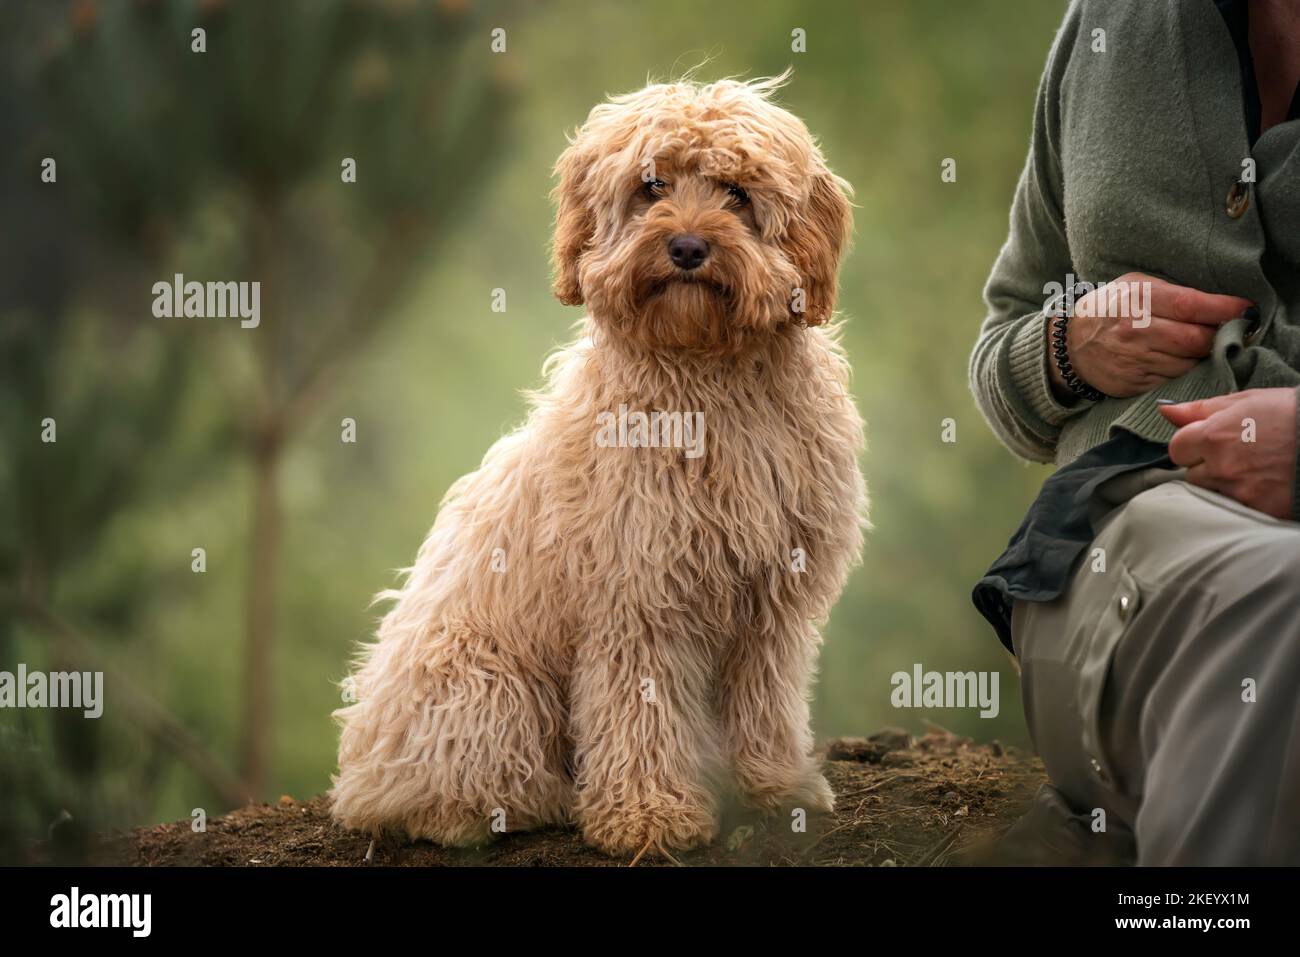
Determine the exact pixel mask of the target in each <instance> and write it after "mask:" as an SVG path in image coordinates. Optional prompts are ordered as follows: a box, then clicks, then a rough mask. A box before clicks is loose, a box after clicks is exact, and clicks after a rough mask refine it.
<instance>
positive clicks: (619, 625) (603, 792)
mask: <svg viewBox="0 0 1300 957" xmlns="http://www.w3.org/2000/svg"><path fill="white" fill-rule="evenodd" d="M623 612H625V613H618V614H615V615H612V616H611V618H610V620H609V621H606V622H604V623H602V624H603V627H592V628H591V629H590V630H589V631H588V634H587V636H586V637H585V639H584V641H583V643H582V644H581V645H580V646H579V648H578V653H577V656H576V660H575V662H574V671H573V679H572V684H571V714H572V721H573V735H574V744H575V747H576V763H577V789H578V793H577V805H576V817H577V821H578V824H579V825H580V826H581V828H582V833H583V837H584V838H585V839H586V840H587V842H588V843H590V844H593V845H595V846H596V847H598V848H600V849H601V850H603V851H605V852H606V853H609V854H616V855H618V854H636V853H639V852H641V851H643V850H647V849H648V850H649V851H651V852H663V851H668V850H670V849H688V848H691V847H695V846H697V845H700V844H705V843H708V842H709V841H711V840H712V839H713V837H714V836H715V835H716V833H717V829H718V820H717V803H716V797H715V795H714V792H713V789H712V787H711V783H712V781H711V777H712V775H713V774H714V772H715V771H716V767H717V762H718V752H717V743H716V742H717V726H716V721H715V719H714V717H713V714H712V712H711V710H710V707H709V702H710V699H709V692H710V688H711V682H712V678H713V675H714V671H715V669H714V667H713V665H712V661H713V657H712V654H711V653H710V651H709V649H708V648H707V647H706V646H705V645H704V643H703V642H701V641H699V640H698V639H697V638H696V637H695V636H694V635H692V634H691V631H690V629H689V628H687V627H686V625H685V622H682V623H681V624H680V625H678V626H675V627H670V626H667V625H664V624H662V623H661V624H652V623H650V622H647V621H646V620H645V619H644V618H643V617H642V616H641V615H640V613H639V612H638V611H637V610H635V609H623Z"/></svg>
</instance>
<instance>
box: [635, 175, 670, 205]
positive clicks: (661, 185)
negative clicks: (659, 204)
mask: <svg viewBox="0 0 1300 957" xmlns="http://www.w3.org/2000/svg"><path fill="white" fill-rule="evenodd" d="M667 186H668V184H667V183H665V182H664V181H663V180H661V179H650V180H646V182H645V184H644V185H643V186H642V187H641V192H642V193H644V194H645V198H646V199H648V200H650V202H652V203H653V202H654V201H655V200H656V199H663V196H664V189H665V188H666V187H667Z"/></svg>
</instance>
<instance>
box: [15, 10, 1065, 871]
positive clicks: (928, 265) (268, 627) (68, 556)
mask: <svg viewBox="0 0 1300 957" xmlns="http://www.w3.org/2000/svg"><path fill="white" fill-rule="evenodd" d="M1064 7H1065V2H1064V0H964V2H962V3H952V2H944V0H912V2H910V3H906V4H903V3H892V2H883V0H882V2H847V0H846V2H819V3H817V4H811V5H810V4H804V3H797V2H793V0H792V2H788V3H782V2H767V3H762V4H754V3H749V2H741V0H715V2H713V3H710V4H699V3H688V2H684V0H661V2H658V3H654V4H637V3H628V4H612V3H576V2H551V3H525V2H519V3H514V4H511V3H478V2H473V0H441V2H423V0H374V2H361V0H277V2H274V3H268V2H257V0H242V2H235V0H228V2H218V0H209V2H195V0H191V2H183V0H174V2H164V0H100V2H93V0H76V2H51V0H6V2H5V3H4V4H2V5H0V71H2V73H0V76H2V79H0V129H2V130H4V134H5V135H4V139H5V149H4V150H3V152H2V154H0V169H2V173H3V175H2V176H0V216H3V224H4V225H3V233H2V237H0V243H2V248H0V509H3V512H0V670H5V671H10V672H13V671H15V670H16V668H17V665H18V663H19V662H22V663H25V664H26V665H27V667H28V669H29V670H33V671H34V670H71V669H75V670H82V671H85V670H90V671H103V672H105V686H106V688H105V699H106V701H105V707H104V714H103V717H102V718H100V719H98V720H86V719H84V718H83V717H82V716H81V713H80V712H79V711H55V710H40V711H35V710H22V711H19V710H9V709H6V710H3V711H0V858H3V859H14V858H19V859H21V858H22V857H23V855H24V853H25V851H24V849H25V848H27V847H28V846H29V844H30V842H31V841H34V840H38V839H42V838H45V837H46V836H47V835H49V834H51V833H54V834H55V835H56V838H57V840H56V844H57V846H58V847H59V848H61V853H63V854H65V855H66V856H68V857H75V856H77V854H78V853H79V849H80V847H81V845H82V843H83V842H84V841H85V839H86V836H87V835H88V834H91V833H94V832H97V831H102V830H104V829H107V828H113V827H121V826H135V825H139V824H146V823H152V822H156V821H159V820H171V819H178V818H185V817H189V816H190V814H191V811H192V810H193V809H195V808H204V809H205V811H206V812H207V813H208V814H209V815H212V814H216V813H219V812H220V811H221V810H224V809H226V808H228V807H230V806H232V805H234V804H238V803H240V802H242V801H243V800H245V799H246V797H247V796H252V797H254V798H256V799H259V800H274V799H276V798H277V797H278V796H279V795H281V794H283V793H289V794H292V795H294V796H295V797H299V798H302V797H309V796H311V795H314V794H317V793H319V792H321V791H323V790H325V789H326V788H327V787H328V785H329V775H330V772H331V771H332V769H333V767H334V757H335V751H334V748H335V740H336V737H335V728H334V725H333V723H332V721H331V719H330V717H329V715H330V711H331V710H332V709H334V708H336V707H338V706H339V704H340V692H339V689H338V687H337V682H338V681H339V679H341V678H342V677H343V676H344V674H345V673H346V663H347V659H348V657H349V654H350V652H351V650H352V648H353V646H354V644H355V642H357V641H358V640H361V639H363V638H364V637H366V636H367V635H368V634H369V633H370V632H371V631H372V629H373V627H374V624H375V622H376V620H377V618H378V615H379V613H380V612H379V610H378V609H376V608H373V607H370V605H369V602H370V600H371V598H372V596H373V595H374V594H375V593H376V592H377V591H379V590H380V589H381V588H384V587H387V586H389V585H391V584H392V583H393V582H394V573H395V570H396V569H397V568H399V567H401V566H404V565H406V564H409V563H410V562H411V561H412V560H413V558H414V555H415V551H416V549H417V547H418V546H419V543H420V541H421V540H422V538H423V536H424V534H425V532H426V531H427V529H428V527H429V525H430V524H431V523H432V521H433V518H434V515H435V513H436V509H437V505H438V502H439V500H440V498H441V497H442V495H443V493H444V492H445V491H446V489H447V487H448V485H450V483H451V482H452V481H453V480H454V479H455V478H457V477H458V476H460V475H462V474H464V473H465V472H467V471H469V470H471V469H473V468H474V467H475V466H476V465H477V464H478V462H479V459H480V458H481V456H482V454H483V452H484V451H485V450H486V449H487V448H488V446H489V445H490V444H491V443H492V441H493V440H494V439H496V438H497V437H498V436H499V435H501V434H502V433H503V432H505V431H507V430H509V429H510V428H511V427H512V426H514V425H515V424H517V423H518V422H519V421H520V420H521V418H522V416H523V414H524V408H525V407H524V404H523V401H522V399H521V398H520V394H519V392H520V390H521V389H524V388H529V387H535V386H536V385H537V384H538V383H539V381H540V368H541V363H542V360H543V358H544V356H545V355H546V353H547V352H548V351H549V350H550V349H551V348H552V347H554V346H555V345H558V344H560V343H562V342H564V341H565V340H566V339H567V338H568V337H569V334H570V327H571V325H572V324H573V323H574V322H575V321H576V320H577V319H578V318H579V315H580V314H579V312H578V310H575V309H570V308H566V307H563V306H561V305H560V304H559V303H557V302H556V301H555V300H554V299H552V298H551V295H550V291H549V276H548V260H547V242H548V238H549V233H550V228H551V207H550V204H549V201H548V198H547V194H548V191H549V189H550V187H551V180H550V168H551V164H552V163H553V162H554V160H555V158H556V156H557V155H558V154H559V152H560V151H561V149H562V148H563V147H564V145H565V133H566V131H569V130H572V129H573V128H574V127H575V126H576V125H578V124H579V123H580V122H581V121H582V120H583V118H584V117H585V116H586V114H587V111H588V110H589V109H590V108H591V107H592V106H593V105H594V104H595V103H596V102H598V101H599V100H600V99H601V98H602V97H603V96H604V95H605V94H606V93H614V92H621V91H625V90H630V89H634V88H637V87H639V86H641V85H643V84H644V83H645V82H646V81H647V79H663V78H671V77H673V76H675V75H679V74H681V73H682V72H684V71H685V70H687V69H689V68H691V67H693V66H696V65H698V64H700V63H702V62H704V61H707V63H706V65H705V66H703V67H702V68H701V69H700V70H699V71H698V74H699V76H700V77H701V78H703V79H713V78H717V77H721V76H726V75H738V76H745V77H752V76H759V75H771V74H775V73H778V72H780V71H781V70H783V69H785V68H786V67H787V66H793V67H794V78H793V81H792V82H791V84H790V85H789V87H788V88H787V89H786V90H785V91H784V94H783V102H784V103H785V104H786V105H788V106H789V107H790V108H791V109H792V110H793V111H794V112H795V113H797V114H799V115H800V116H802V117H803V118H804V119H805V121H806V122H807V123H808V126H809V127H810V128H811V129H812V130H813V131H814V133H815V134H816V135H817V136H818V137H819V138H820V139H821V141H822V144H823V147H824V149H825V152H826V155H827V156H828V158H829V160H830V163H831V165H832V166H833V167H834V168H835V169H836V170H837V171H838V172H839V173H841V174H842V175H844V176H845V177H846V178H847V179H848V180H850V181H851V182H852V183H853V184H854V186H855V187H856V200H855V202H856V204H857V206H858V207H859V208H858V209H857V212H856V239H855V246H854V249H853V250H852V252H851V254H850V256H849V257H848V259H847V261H846V264H845V267H844V269H843V272H842V285H843V291H842V296H841V300H840V305H841V309H842V310H843V312H844V313H845V314H847V316H849V319H850V321H849V324H848V328H847V335H846V340H845V341H846V345H847V348H848V351H849V354H850V356H851V359H852V362H853V365H854V368H855V370H856V371H855V375H856V381H855V386H854V390H855V393H856V396H857V399H858V402H859V404H860V407H861V410H862V412H863V414H864V415H865V416H866V418H867V421H868V428H869V432H868V436H869V450H868V453H867V455H866V458H865V460H864V467H865V471H866V474H867V479H868V483H869V486H870V489H871V495H872V502H873V514H872V519H873V521H874V524H875V531H874V532H873V533H872V534H871V536H870V538H869V544H868V548H867V551H866V556H865V561H864V563H863V565H862V566H861V567H860V568H859V569H857V570H856V571H855V573H854V574H853V576H852V578H851V579H850V581H849V584H848V587H847V588H846V590H845V593H844V596H843V598H842V599H841V600H840V602H839V605H838V606H837V607H836V610H835V613H834V615H833V617H832V619H831V623H830V626H829V628H828V629H827V633H826V646H825V650H824V654H823V657H822V667H821V679H820V683H819V685H818V689H817V696H816V701H815V705H814V716H815V723H816V729H817V732H818V735H819V737H823V738H824V737H828V736H832V735H845V734H847V735H860V734H866V733H869V732H871V731H874V730H876V729H878V728H880V727H882V726H885V725H902V726H904V727H907V728H909V729H910V730H913V731H919V730H922V729H923V727H924V722H925V721H926V720H931V721H934V722H936V723H938V724H941V725H943V726H945V727H947V728H949V729H951V730H953V731H956V732H959V733H962V734H968V735H971V736H973V737H975V738H977V739H979V740H988V739H991V738H1000V739H1002V740H1004V741H1008V742H1013V743H1021V744H1023V743H1025V742H1026V735H1025V731H1024V723H1023V719H1022V716H1021V708H1020V701H1019V688H1018V686H1017V684H1016V681H1015V677H1014V671H1013V669H1012V668H1011V666H1010V663H1009V659H1008V658H1007V656H1006V655H1005V654H1004V653H1003V652H1002V651H1001V648H1000V646H999V644H998V642H997V640H996V638H995V637H994V635H993V633H992V631H991V630H990V629H989V628H988V627H987V626H986V625H985V623H984V622H983V620H982V619H981V618H980V617H979V616H978V615H977V613H976V612H975V611H974V609H973V607H972V606H971V604H970V600H969V594H970V589H971V586H972V585H973V583H974V582H975V581H976V579H977V578H978V577H979V575H980V574H981V573H982V571H983V570H984V568H985V567H986V566H987V564H988V563H989V562H990V561H991V560H992V558H993V557H994V556H995V555H996V554H997V553H998V552H999V550H1000V549H1001V548H1002V546H1003V545H1004V544H1005V542H1006V540H1007V538H1008V537H1009V536H1010V534H1011V532H1012V531H1013V529H1014V528H1015V526H1016V525H1017V523H1018V521H1019V519H1020V517H1021V515H1022V513H1023V511H1024V509H1025V507H1026V506H1027V505H1028V503H1029V501H1031V500H1032V498H1033V495H1034V494H1035V492H1036V490H1037V488H1038V486H1039V484H1040V483H1041V482H1042V480H1043V478H1044V477H1045V475H1046V472H1045V470H1043V469H1041V468H1037V467H1032V468H1031V467H1028V466H1024V465H1021V464H1019V463H1017V462H1015V461H1014V460H1013V459H1012V458H1011V457H1010V455H1009V454H1008V453H1006V452H1004V451H1003V450H1002V449H1001V448H1000V447H999V446H998V445H997V443H996V442H995V441H994V440H993V438H992V437H991V435H990V434H989V432H988V431H987V429H986V427H985V426H984V423H983V421H982V420H981V418H980V416H979V413H978V411H977V410H976V409H975V407H974V404H973V402H972V400H971V398H970V394H969V391H968V388H967V383H966V362H967V357H968V354H969V350H970V347H971V344H972V342H973V340H974V337H975V334H976V331H977V328H978V325H979V323H980V321H981V319H982V318H983V307H982V303H981V301H980V292H981V289H982V285H983V282H984V279H985V277H986V275H987V272H988V269H989V267H990V265H991V263H992V261H993V258H994V257H995V255H996V253H997V251H998V249H999V247H1000V245H1001V243H1002V241H1003V239H1004V238H1005V235H1006V228H1007V211H1008V205H1009V203H1010V199H1011V194H1012V191H1013V188H1014V184H1015V181H1016V178H1017V176H1018V174H1019V171H1020V168H1021V165H1022V163H1023V160H1024V156H1025V153H1026V151H1027V148H1028V136H1029V123H1030V116H1031V110H1032V104H1033V96H1034V90H1035V87H1036V83H1037V79H1038V76H1039V73H1040V71H1041V68H1042V65H1043V63H1044V61H1045V58H1046V54H1047V49H1048V47H1049V45H1050V42H1051V39H1052V36H1053V33H1054V30H1055V28H1056V26H1057V24H1058V23H1059V21H1060V18H1061V16H1062V14H1063V12H1064ZM195 28H202V29H203V30H204V31H205V42H206V52H204V53H195V52H192V51H191V45H192V43H193V42H194V41H193V38H192V33H191V31H192V30H194V29H195ZM498 28H500V29H502V30H504V31H505V33H504V44H505V49H504V51H501V52H494V50H493V31H494V30H496V29H498ZM795 29H802V30H803V31H805V35H806V52H793V51H792V49H791V44H792V31H793V30H795ZM498 38H499V39H498V43H497V46H498V48H499V47H500V42H501V40H500V38H501V35H498ZM46 157H52V158H54V159H55V161H56V163H57V166H56V180H55V182H53V183H45V182H42V179H41V173H42V161H43V159H44V158H46ZM344 158H352V159H354V160H355V161H356V169H357V177H356V182H355V183H344V182H342V179H341V176H340V171H341V163H342V162H343V160H344ZM946 158H951V159H954V160H955V161H956V174H957V177H956V182H950V183H946V182H943V181H942V179H941V177H940V172H941V164H942V162H943V161H944V160H945V159H946ZM175 273H183V274H184V275H185V277H186V279H187V280H199V281H206V280H249V281H251V280H259V281H261V283H262V300H261V325H260V327H259V328H257V329H249V330H246V329H241V328H240V326H239V323H238V321H237V320H232V319H225V320H222V319H212V320H208V319H157V318H154V316H153V314H152V311H151V309H152V304H153V293H152V291H151V288H152V285H153V283H155V282H158V281H160V280H162V281H169V280H170V279H171V277H172V276H173V274H175ZM494 289H504V290H506V294H507V310H506V311H505V312H504V313H500V312H493V311H492V308H491V306H492V290H494ZM47 418H49V419H53V420H55V423H56V428H57V433H56V435H57V441H56V442H54V443H48V442H43V441H42V440H41V438H42V429H43V426H42V422H43V420H45V419H47ZM949 418H950V419H953V420H955V423H956V441H955V442H951V443H945V442H944V441H942V430H943V427H944V420H945V419H949ZM344 419H353V420H355V423H356V442H355V443H353V444H349V443H344V442H342V441H341V439H340V434H341V431H342V426H341V423H342V422H343V420H344ZM198 548H201V549H203V550H204V555H205V561H206V570H205V571H203V572H201V573H200V572H196V571H194V570H193V565H194V561H195V559H194V550H195V549H198ZM916 662H919V663H921V664H923V665H924V666H925V667H926V668H927V669H930V670H939V671H950V670H962V671H965V670H997V671H1000V673H1001V680H1002V687H1001V692H1002V701H1001V708H1002V710H1001V714H1000V715H999V716H998V717H997V718H996V719H993V720H982V719H980V718H979V717H978V716H977V715H976V712H975V711H973V710H966V711H958V710H948V711H931V712H922V711H899V710H895V709H893V708H892V707H891V706H890V700H889V693H890V690H891V689H890V684H889V676H890V675H891V673H893V672H894V671H897V670H910V669H911V667H912V665H913V663H916ZM56 822H57V826H56V827H53V830H52V826H53V825H56Z"/></svg>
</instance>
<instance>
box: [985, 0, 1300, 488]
mask: <svg viewBox="0 0 1300 957" xmlns="http://www.w3.org/2000/svg"><path fill="white" fill-rule="evenodd" d="M1243 103H1244V99H1243V93H1242V88H1241V79H1240V72H1239V66H1238V62H1237V53H1236V47H1235V46H1234V44H1233V42H1232V38H1231V36H1230V35H1229V33H1228V30H1227V27H1226V25H1225V23H1224V21H1223V17H1222V16H1221V15H1220V14H1219V11H1218V9H1217V8H1216V6H1215V4H1214V2H1213V0H1142V2H1125V3H1115V2H1113V0H1074V2H1073V3H1071V4H1070V7H1069V10H1068V11H1067V12H1066V15H1065V21H1064V23H1063V24H1062V26H1061V29H1060V31H1059V33H1058V34H1057V37H1056V40H1055V43H1054V44H1053V46H1052V50H1051V53H1050V54H1049V55H1048V60H1047V68H1046V70H1045V71H1044V73H1043V78H1042V81H1041V83H1040V85H1039V89H1038V96H1037V101H1036V104H1035V109H1034V123H1033V134H1032V137H1031V140H1030V145H1029V158H1028V160H1027V161H1026V163H1025V168H1024V171H1023V173H1022V174H1021V177H1020V182H1019V185H1018V186H1017V188H1016V194H1015V199H1014V201H1013V203H1012V207H1011V230H1010V235H1009V236H1008V237H1007V241H1006V244H1005V245H1004V246H1003V247H1002V251H1001V253H1000V254H999V255H998V259H997V262H996V263H995V264H994V267H993V272H992V275H991V276H990V277H989V281H988V285H987V287H986V288H985V292H984V298H985V302H986V303H987V305H988V316H987V318H986V319H985V320H984V324H983V326H982V327H981V329H980V335H979V339H978V341H977V342H976V344H975V348H974V351H973V354H972V356H971V363H970V379H971V389H972V391H973V392H974V395H975V400H976V403H977V405H978V406H979V408H980V410H981V411H982V412H983V414H984V416H985V418H986V419H987V420H988V422H989V425H990V427H991V428H992V429H993V431H994V432H995V433H996V434H997V435H998V437H999V439H1000V440H1001V441H1002V442H1003V444H1005V445H1006V446H1007V447H1008V448H1009V449H1010V450H1011V451H1012V452H1014V453H1015V454H1017V455H1018V456H1020V457H1022V458H1025V459H1029V460H1031V461H1035V462H1055V463H1056V464H1057V465H1064V464H1066V463H1068V462H1071V461H1073V460H1074V459H1075V458H1077V457H1078V456H1079V455H1081V454H1083V453H1084V452H1085V451H1087V450H1088V449H1089V448H1091V447H1092V446H1094V445H1097V444H1098V443H1100V442H1103V441H1105V440H1106V439H1107V438H1109V437H1110V436H1111V435H1112V434H1113V433H1114V432H1115V430H1117V429H1125V430H1128V431H1130V432H1133V433H1136V434H1137V435H1139V436H1141V437H1143V438H1146V439H1150V440H1152V441H1157V442H1168V441H1169V439H1170V438H1171V437H1172V435H1173V428H1172V426H1170V425H1169V423H1168V422H1166V421H1165V419H1164V418H1163V417H1162V416H1161V415H1160V413H1159V412H1158V411H1157V406H1156V402H1155V400H1156V399H1161V398H1168V399H1175V400H1179V401H1184V400H1189V399H1198V398H1204V397H1207V396H1212V395H1221V394H1224V393H1227V392H1232V391H1236V390H1241V389H1253V388H1264V387H1270V386H1297V385H1300V371H1297V370H1298V369H1300V122H1298V121H1289V122H1285V123H1281V124H1278V125H1276V126H1274V127H1272V128H1270V129H1269V130H1267V131H1266V132H1265V133H1264V134H1263V135H1262V136H1261V137H1260V138H1259V140H1258V141H1257V142H1256V143H1255V146H1254V147H1253V148H1252V147H1251V146H1250V142H1249V136H1248V133H1247V129H1246V120H1245V111H1244V107H1243ZM1247 161H1250V162H1247ZM1252 168H1253V174H1254V175H1253V182H1251V181H1250V180H1251V179H1252V177H1251V175H1250V171H1251V169H1252ZM1242 180H1244V181H1245V182H1244V183H1243V184H1242V186H1240V187H1237V190H1238V194H1237V195H1238V197H1239V194H1240V191H1241V190H1245V193H1246V201H1247V202H1246V206H1245V209H1244V212H1243V211H1242V209H1241V204H1240V202H1237V203H1231V202H1229V194H1230V193H1232V192H1233V190H1234V187H1236V186H1237V184H1238V182H1239V181H1242ZM1234 214H1235V215H1234ZM1127 272H1142V273H1147V274H1149V275H1153V276H1158V277H1160V278H1163V279H1165V280H1167V281H1169V282H1173V283H1177V284H1179V285H1183V286H1191V287H1193V288H1195V289H1200V290H1202V291H1205V292H1214V293H1225V294H1229V295H1235V296H1242V297H1245V298H1247V299H1249V300H1251V301H1253V302H1254V303H1256V304H1257V305H1258V307H1259V310H1260V321H1259V322H1258V324H1257V325H1255V326H1254V328H1253V329H1248V325H1249V324H1248V322H1247V320H1245V319H1244V318H1243V319H1234V320H1232V321H1230V322H1228V323H1226V324H1225V325H1224V326H1222V327H1221V329H1220V330H1219V332H1218V334H1217V337H1216V339H1215V343H1214V351H1213V353H1212V355H1210V356H1209V357H1208V358H1206V359H1205V360H1203V361H1202V362H1201V363H1200V364H1199V365H1197V366H1196V368H1195V369H1193V370H1192V371H1191V372H1189V373H1188V374H1186V375H1184V376H1183V377H1181V378H1179V379H1176V380H1173V381H1171V382H1168V383H1166V384H1164V385H1163V386H1160V387H1159V388H1156V389H1154V390H1152V391H1151V392H1148V393H1145V394H1143V395H1140V396H1135V397H1133V398H1128V399H1114V398H1105V399H1102V400H1100V401H1097V402H1090V401H1085V400H1080V401H1078V402H1075V403H1072V404H1068V405H1067V404H1063V403H1061V402H1059V401H1058V400H1057V399H1056V397H1055V396H1054V395H1053V393H1052V390H1051V384H1050V380H1049V376H1048V367H1047V362H1048V352H1047V347H1046V344H1045V343H1046V336H1047V331H1046V323H1047V322H1048V319H1047V317H1046V311H1047V308H1048V307H1049V301H1048V300H1049V285H1050V284H1052V283H1056V284H1060V285H1064V284H1066V283H1067V281H1068V277H1070V276H1073V277H1075V280H1076V281H1080V282H1082V281H1087V282H1091V283H1100V282H1110V281H1112V280H1114V279H1116V278H1118V277H1119V276H1121V275H1123V274H1124V273H1127ZM1298 475H1300V473H1298ZM1297 484H1298V486H1300V481H1298V483H1297ZM1295 501H1296V502H1297V503H1300V494H1298V495H1297V496H1296V499H1295Z"/></svg>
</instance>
